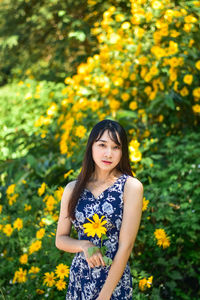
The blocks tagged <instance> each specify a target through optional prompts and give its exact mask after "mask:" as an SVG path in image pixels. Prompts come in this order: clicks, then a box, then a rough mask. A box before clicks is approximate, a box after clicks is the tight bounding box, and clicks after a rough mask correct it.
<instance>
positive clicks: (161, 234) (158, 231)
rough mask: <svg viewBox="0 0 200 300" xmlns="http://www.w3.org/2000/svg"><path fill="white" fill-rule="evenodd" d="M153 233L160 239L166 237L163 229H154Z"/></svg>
mask: <svg viewBox="0 0 200 300" xmlns="http://www.w3.org/2000/svg"><path fill="white" fill-rule="evenodd" d="M154 235H155V237H156V238H157V239H162V238H164V237H166V233H165V231H164V229H156V230H155V232H154Z"/></svg>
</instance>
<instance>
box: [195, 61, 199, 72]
mask: <svg viewBox="0 0 200 300" xmlns="http://www.w3.org/2000/svg"><path fill="white" fill-rule="evenodd" d="M195 67H196V68H197V69H198V70H200V60H198V61H197V62H196V64H195Z"/></svg>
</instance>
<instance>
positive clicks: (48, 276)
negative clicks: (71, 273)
mask: <svg viewBox="0 0 200 300" xmlns="http://www.w3.org/2000/svg"><path fill="white" fill-rule="evenodd" d="M43 284H46V285H47V286H49V287H52V286H53V285H54V284H55V277H54V272H51V273H49V272H46V273H45V274H44V281H43Z"/></svg>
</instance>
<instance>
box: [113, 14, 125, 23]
mask: <svg viewBox="0 0 200 300" xmlns="http://www.w3.org/2000/svg"><path fill="white" fill-rule="evenodd" d="M124 18H125V17H124V15H123V14H117V15H116V16H115V20H116V21H117V22H121V21H123V20H124Z"/></svg>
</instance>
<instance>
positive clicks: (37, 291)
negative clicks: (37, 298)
mask: <svg viewBox="0 0 200 300" xmlns="http://www.w3.org/2000/svg"><path fill="white" fill-rule="evenodd" d="M36 293H37V294H38V295H42V294H44V293H45V291H43V290H40V289H37V290H36Z"/></svg>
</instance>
